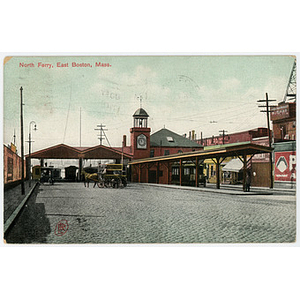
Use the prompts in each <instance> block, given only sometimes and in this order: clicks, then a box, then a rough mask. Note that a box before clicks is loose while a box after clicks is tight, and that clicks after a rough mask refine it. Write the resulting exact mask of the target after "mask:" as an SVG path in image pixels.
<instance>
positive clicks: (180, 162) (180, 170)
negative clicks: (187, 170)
mask: <svg viewBox="0 0 300 300" xmlns="http://www.w3.org/2000/svg"><path fill="white" fill-rule="evenodd" d="M179 185H182V159H180V160H179Z"/></svg>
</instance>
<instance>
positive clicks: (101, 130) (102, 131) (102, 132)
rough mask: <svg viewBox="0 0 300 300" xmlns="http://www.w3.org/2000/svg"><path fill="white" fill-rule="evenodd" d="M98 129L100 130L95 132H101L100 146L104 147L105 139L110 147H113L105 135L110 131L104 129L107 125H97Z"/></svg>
mask: <svg viewBox="0 0 300 300" xmlns="http://www.w3.org/2000/svg"><path fill="white" fill-rule="evenodd" d="M97 127H99V128H95V130H100V135H98V136H99V138H98V139H99V140H100V145H101V146H102V141H103V140H104V137H105V139H106V141H107V143H108V145H109V147H111V145H110V143H109V140H108V138H107V136H106V134H105V131H107V130H108V129H104V127H105V125H103V124H102V123H101V124H100V125H97Z"/></svg>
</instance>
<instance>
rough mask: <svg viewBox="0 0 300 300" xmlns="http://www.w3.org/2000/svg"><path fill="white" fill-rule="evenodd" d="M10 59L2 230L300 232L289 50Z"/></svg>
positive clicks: (264, 238)
mask: <svg viewBox="0 0 300 300" xmlns="http://www.w3.org/2000/svg"><path fill="white" fill-rule="evenodd" d="M3 64H4V74H3V79H4V87H3V91H4V104H3V107H4V109H3V115H4V119H3V129H4V132H3V167H4V172H3V176H4V177H3V180H4V182H3V184H4V192H3V231H4V232H3V234H4V242H5V243H8V244H223V243H227V244H228V243H230V244H237V243H238V244H240V243H242V244H249V243H259V244H264V243H273V244H274V243H295V242H296V93H297V92H296V85H297V84H296V68H297V66H296V57H295V56H293V55H217V56H216V55H215V56H213V55H211V56H208V55H206V56H201V55H152V56H151V55H148V56H146V55H134V56H130V55H119V56H118V55H115V56H113V55H110V56H109V55H107V56H88V55H86V56H54V55H53V56H12V57H9V56H7V57H5V59H4V61H3Z"/></svg>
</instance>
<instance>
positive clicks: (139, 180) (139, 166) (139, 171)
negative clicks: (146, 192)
mask: <svg viewBox="0 0 300 300" xmlns="http://www.w3.org/2000/svg"><path fill="white" fill-rule="evenodd" d="M138 168H139V170H138V173H139V174H138V175H139V179H138V182H139V183H140V182H141V165H140V164H138Z"/></svg>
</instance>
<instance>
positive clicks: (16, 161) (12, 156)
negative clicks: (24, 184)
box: [3, 144, 26, 184]
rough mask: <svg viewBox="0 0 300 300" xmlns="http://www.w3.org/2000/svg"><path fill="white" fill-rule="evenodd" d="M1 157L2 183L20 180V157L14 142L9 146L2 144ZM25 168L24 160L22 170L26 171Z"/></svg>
mask: <svg viewBox="0 0 300 300" xmlns="http://www.w3.org/2000/svg"><path fill="white" fill-rule="evenodd" d="M3 159H4V162H3V167H4V168H3V171H4V174H3V177H4V184H8V183H12V182H16V181H19V180H21V174H22V159H21V157H20V156H19V155H18V154H17V152H16V146H15V145H14V144H11V145H10V146H6V145H3ZM25 169H26V168H25V161H24V172H26V170H25ZM25 176H26V174H25Z"/></svg>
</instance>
